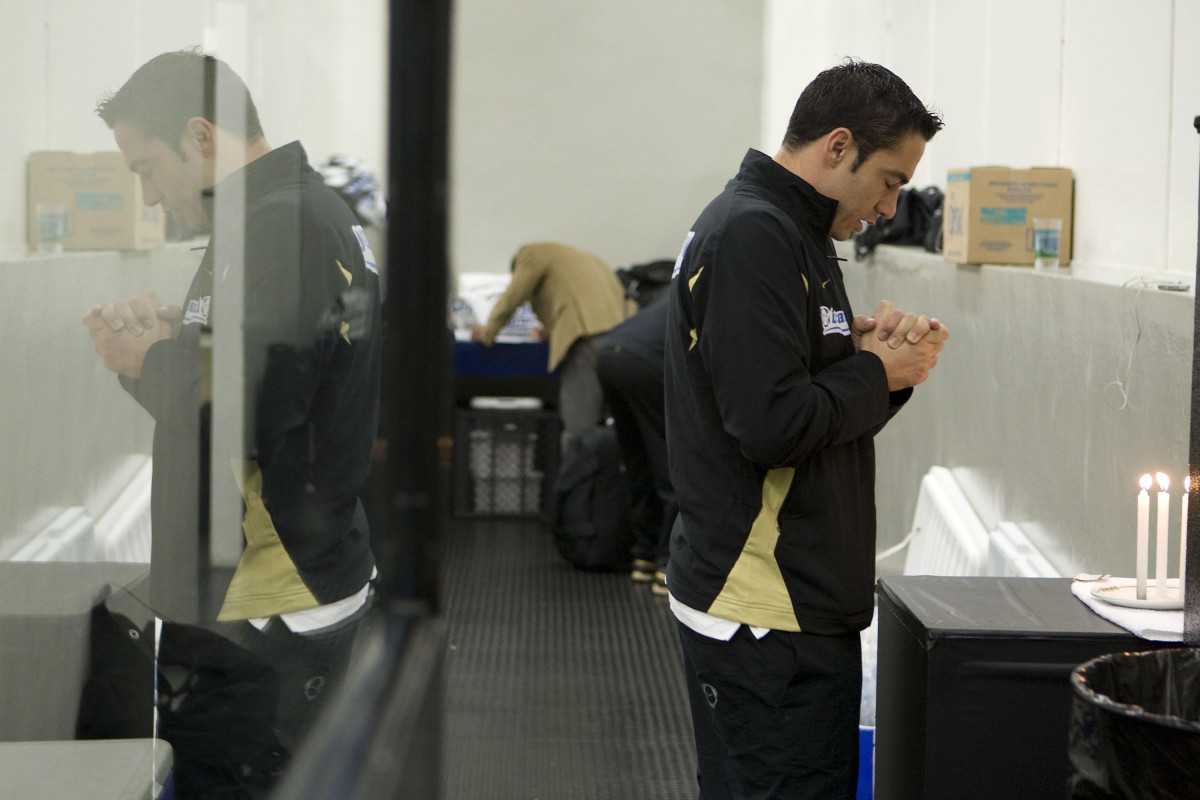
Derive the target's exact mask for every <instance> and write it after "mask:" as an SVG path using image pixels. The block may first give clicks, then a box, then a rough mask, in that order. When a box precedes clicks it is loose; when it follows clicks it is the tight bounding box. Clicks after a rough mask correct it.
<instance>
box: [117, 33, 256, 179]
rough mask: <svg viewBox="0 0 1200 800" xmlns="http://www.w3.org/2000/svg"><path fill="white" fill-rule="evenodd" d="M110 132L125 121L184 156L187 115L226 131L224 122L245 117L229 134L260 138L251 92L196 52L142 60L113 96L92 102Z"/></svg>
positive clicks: (220, 64)
mask: <svg viewBox="0 0 1200 800" xmlns="http://www.w3.org/2000/svg"><path fill="white" fill-rule="evenodd" d="M96 113H97V114H99V115H100V119H102V120H104V123H105V124H106V125H108V127H109V128H112V127H114V126H115V125H116V124H117V123H119V122H124V123H127V124H129V125H132V126H134V127H135V128H137V129H138V130H139V131H140V132H141V133H142V134H143V135H145V136H149V137H152V138H155V139H161V140H162V141H164V142H166V143H167V144H168V145H170V146H171V147H172V148H174V150H175V151H176V152H177V153H179V154H180V155H181V156H182V155H183V152H182V148H181V147H180V144H179V140H180V139H181V138H182V137H183V134H184V131H185V129H186V128H187V121H188V120H189V119H191V118H192V117H203V118H204V119H206V120H208V121H209V122H211V123H213V124H214V125H218V126H220V127H222V128H224V129H225V130H232V129H231V128H230V127H229V122H228V120H232V119H236V118H238V117H242V116H244V119H245V126H244V127H243V128H242V129H241V130H240V131H233V132H235V133H240V134H242V135H244V136H245V138H246V140H247V141H252V140H254V139H257V138H259V137H261V136H262V135H263V130H262V125H261V124H260V123H259V121H258V109H257V108H255V107H254V100H253V99H252V98H251V97H250V90H249V89H247V88H246V84H245V83H243V82H242V79H241V78H239V77H238V75H237V73H236V72H234V71H233V70H232V69H231V68H230V66H229V65H228V64H226V63H225V62H224V61H221V60H220V59H218V58H215V57H213V56H210V55H208V54H206V53H203V52H201V51H200V50H199V49H193V50H179V51H176V52H173V53H163V54H162V55H160V56H155V57H154V58H152V59H150V60H149V61H147V62H146V63H145V64H143V65H142V66H141V67H138V70H137V71H136V72H134V73H133V75H132V76H130V78H129V80H127V81H126V82H125V85H124V86H122V87H121V88H120V89H118V90H117V91H116V93H115V94H110V95H107V96H105V97H104V98H103V99H101V100H100V102H99V103H97V104H96ZM222 120H226V122H225V123H224V124H222Z"/></svg>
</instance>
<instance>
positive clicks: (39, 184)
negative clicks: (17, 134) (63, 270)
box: [28, 151, 165, 250]
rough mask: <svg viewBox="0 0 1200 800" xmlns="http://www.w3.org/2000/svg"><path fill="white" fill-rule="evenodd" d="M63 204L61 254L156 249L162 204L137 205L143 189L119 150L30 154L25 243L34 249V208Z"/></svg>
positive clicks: (160, 232)
mask: <svg viewBox="0 0 1200 800" xmlns="http://www.w3.org/2000/svg"><path fill="white" fill-rule="evenodd" d="M46 201H55V202H61V203H63V204H64V205H65V206H66V212H67V227H66V231H65V233H64V234H63V249H64V250H147V249H149V248H152V247H161V246H162V244H163V241H164V233H165V217H164V214H163V210H162V207H161V206H154V207H153V208H148V207H146V205H145V204H144V203H142V185H141V181H140V180H139V179H138V176H137V175H135V174H134V173H132V172H130V171H129V167H127V166H126V165H125V159H124V158H123V157H122V156H121V154H120V153H118V152H115V151H113V152H104V153H66V152H40V153H31V154H30V155H29V228H28V234H29V245H30V247H33V248H36V247H37V241H38V232H37V204H38V203H39V202H46Z"/></svg>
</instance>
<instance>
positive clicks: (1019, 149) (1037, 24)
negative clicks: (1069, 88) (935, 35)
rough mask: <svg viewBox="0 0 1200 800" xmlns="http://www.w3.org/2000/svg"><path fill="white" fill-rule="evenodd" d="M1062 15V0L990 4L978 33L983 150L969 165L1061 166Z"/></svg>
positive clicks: (1023, 0)
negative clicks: (982, 58) (983, 50)
mask: <svg viewBox="0 0 1200 800" xmlns="http://www.w3.org/2000/svg"><path fill="white" fill-rule="evenodd" d="M1063 13H1064V6H1063V0H1005V2H993V3H992V4H991V10H990V15H989V21H988V25H987V27H986V32H983V31H981V33H985V34H986V36H987V39H988V44H987V53H988V60H987V63H986V64H985V71H986V74H987V86H986V90H985V91H986V95H987V132H986V135H987V139H986V153H984V154H983V159H982V160H978V161H975V162H972V163H975V164H983V163H987V164H1002V165H1005V166H1012V167H1032V166H1038V167H1045V166H1066V165H1063V164H1060V162H1059V139H1060V129H1061V123H1060V117H1061V112H1060V110H1061V107H1062V40H1063ZM943 180H945V178H944V177H943Z"/></svg>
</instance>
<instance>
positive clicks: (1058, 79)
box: [764, 0, 1200, 275]
mask: <svg viewBox="0 0 1200 800" xmlns="http://www.w3.org/2000/svg"><path fill="white" fill-rule="evenodd" d="M766 11H767V13H766V20H767V22H766V43H767V44H766V46H767V63H768V65H769V67H768V71H767V91H766V93H765V98H764V126H765V132H764V139H765V141H764V146H770V147H777V146H778V142H779V140H780V139H781V138H782V136H783V131H784V129H785V128H786V126H787V118H788V115H789V114H790V112H791V109H792V105H793V104H794V103H795V100H796V97H797V96H798V95H799V92H800V90H801V89H803V88H804V86H805V85H806V84H807V83H808V82H809V81H810V80H811V79H812V77H813V76H814V75H816V73H817V72H819V71H820V70H821V69H823V68H825V67H827V66H830V65H832V64H834V63H836V62H837V61H838V60H839V59H840V58H842V57H844V56H856V57H860V58H862V59H864V60H867V61H877V62H879V63H882V64H884V65H885V66H887V67H889V68H891V69H892V70H893V71H894V72H896V73H897V74H898V75H900V76H901V77H902V78H904V79H905V80H906V81H907V82H908V83H909V85H910V86H911V87H912V88H913V90H914V91H915V92H916V93H917V96H918V97H920V98H921V99H922V100H924V101H925V102H927V103H929V104H931V105H933V106H934V107H936V108H938V109H939V110H940V111H941V112H942V114H943V116H944V118H945V121H946V128H945V130H944V131H942V132H941V133H939V134H938V136H937V138H935V139H934V141H933V142H932V143H931V144H930V146H929V148H928V149H927V150H926V155H925V159H924V161H923V162H922V165H921V168H920V170H919V171H918V173H917V175H916V176H915V180H914V183H915V184H916V185H918V186H927V185H930V184H935V185H939V186H942V187H943V188H944V187H945V180H946V179H945V176H946V172H947V170H948V169H950V168H952V167H964V166H972V165H982V164H1003V165H1007V166H1014V167H1023V166H1064V167H1070V168H1071V169H1073V170H1075V178H1076V194H1075V200H1076V207H1075V231H1076V240H1075V259H1076V261H1075V264H1076V266H1077V268H1081V269H1083V270H1085V271H1086V270H1087V269H1088V268H1089V267H1097V268H1115V269H1116V270H1117V271H1120V272H1124V273H1126V274H1136V273H1144V272H1165V271H1172V272H1178V273H1187V274H1189V275H1190V274H1191V273H1192V272H1193V271H1194V268H1195V264H1196V197H1197V173H1198V169H1200V155H1198V154H1200V136H1197V135H1196V131H1195V129H1194V127H1193V125H1192V120H1193V118H1194V117H1195V116H1197V115H1198V114H1200V47H1197V45H1196V41H1195V39H1196V36H1197V34H1198V33H1200V2H1197V0H1144V2H1139V3H1131V2H1126V1H1125V0H1003V2H1001V1H1000V0H864V2H860V3H855V4H853V6H848V5H847V4H845V3H840V2H829V1H828V0H825V1H823V2H805V3H797V2H791V0H768V2H767V7H766Z"/></svg>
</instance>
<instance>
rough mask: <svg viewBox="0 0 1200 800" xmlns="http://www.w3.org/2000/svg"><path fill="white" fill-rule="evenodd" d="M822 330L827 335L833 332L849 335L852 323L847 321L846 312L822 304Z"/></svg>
mask: <svg viewBox="0 0 1200 800" xmlns="http://www.w3.org/2000/svg"><path fill="white" fill-rule="evenodd" d="M821 331H822V333H824V334H825V335H826V336H828V335H830V334H833V333H837V334H841V335H842V336H849V335H850V324H849V323H848V322H846V312H845V311H837V310H835V309H832V308H830V307H829V306H821Z"/></svg>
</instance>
